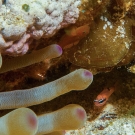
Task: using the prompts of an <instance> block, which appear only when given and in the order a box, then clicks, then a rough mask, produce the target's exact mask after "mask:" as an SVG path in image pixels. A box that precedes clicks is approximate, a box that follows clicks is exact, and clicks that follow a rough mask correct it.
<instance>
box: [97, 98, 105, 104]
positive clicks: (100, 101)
mask: <svg viewBox="0 0 135 135" xmlns="http://www.w3.org/2000/svg"><path fill="white" fill-rule="evenodd" d="M104 101H106V98H103V99H100V100H98V103H100V104H102V103H103V102H104Z"/></svg>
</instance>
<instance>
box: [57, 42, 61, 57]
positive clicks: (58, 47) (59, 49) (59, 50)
mask: <svg viewBox="0 0 135 135" xmlns="http://www.w3.org/2000/svg"><path fill="white" fill-rule="evenodd" d="M56 49H57V50H58V52H59V53H60V55H61V54H62V48H61V47H60V46H59V45H57V44H56Z"/></svg>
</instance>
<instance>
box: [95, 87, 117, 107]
mask: <svg viewBox="0 0 135 135" xmlns="http://www.w3.org/2000/svg"><path fill="white" fill-rule="evenodd" d="M114 90H115V87H110V88H104V90H103V91H102V92H101V93H100V94H99V95H98V96H97V98H96V99H95V100H94V104H95V106H103V105H104V104H105V103H106V102H107V100H108V99H109V97H110V96H111V94H112V93H113V92H114Z"/></svg>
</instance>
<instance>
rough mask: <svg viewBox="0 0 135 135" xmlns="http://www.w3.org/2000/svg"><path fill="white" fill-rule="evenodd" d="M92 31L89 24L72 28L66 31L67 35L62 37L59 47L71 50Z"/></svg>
mask: <svg viewBox="0 0 135 135" xmlns="http://www.w3.org/2000/svg"><path fill="white" fill-rule="evenodd" d="M89 31H90V27H89V25H88V24H85V25H83V26H80V27H77V28H76V27H75V26H74V27H70V28H68V29H66V30H65V35H63V36H62V38H61V39H60V41H59V42H58V45H60V46H61V47H62V48H63V49H65V48H70V47H71V46H73V45H74V44H75V43H76V42H78V41H79V40H80V39H82V38H83V37H85V36H86V35H87V34H88V33H89Z"/></svg>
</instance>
